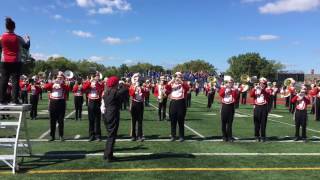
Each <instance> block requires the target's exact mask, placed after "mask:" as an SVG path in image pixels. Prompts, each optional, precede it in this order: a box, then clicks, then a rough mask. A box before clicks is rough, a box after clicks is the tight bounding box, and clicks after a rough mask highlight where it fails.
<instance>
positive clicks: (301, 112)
mask: <svg viewBox="0 0 320 180" xmlns="http://www.w3.org/2000/svg"><path fill="white" fill-rule="evenodd" d="M306 91H307V89H306V88H305V87H303V88H301V90H300V93H299V94H297V95H295V96H294V97H293V98H292V99H291V102H292V103H295V104H296V103H297V105H296V109H295V113H294V119H295V124H296V133H295V141H298V140H300V136H299V132H300V126H301V128H302V134H301V138H302V140H303V141H305V142H306V140H307V135H306V129H307V121H308V113H307V106H308V104H310V99H309V97H308V96H307V94H306V93H307V92H306Z"/></svg>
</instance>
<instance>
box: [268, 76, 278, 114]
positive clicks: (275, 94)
mask: <svg viewBox="0 0 320 180" xmlns="http://www.w3.org/2000/svg"><path fill="white" fill-rule="evenodd" d="M278 93H279V89H278V87H277V82H273V83H272V95H271V97H270V98H271V99H272V100H271V101H272V102H273V103H271V104H273V105H271V106H273V109H276V108H277V98H278Z"/></svg>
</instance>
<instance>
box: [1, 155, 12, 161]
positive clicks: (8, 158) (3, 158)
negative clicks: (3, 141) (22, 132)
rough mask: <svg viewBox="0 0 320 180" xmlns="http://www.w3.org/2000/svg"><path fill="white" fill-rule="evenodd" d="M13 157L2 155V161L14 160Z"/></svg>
mask: <svg viewBox="0 0 320 180" xmlns="http://www.w3.org/2000/svg"><path fill="white" fill-rule="evenodd" d="M13 159H14V156H13V155H0V160H13Z"/></svg>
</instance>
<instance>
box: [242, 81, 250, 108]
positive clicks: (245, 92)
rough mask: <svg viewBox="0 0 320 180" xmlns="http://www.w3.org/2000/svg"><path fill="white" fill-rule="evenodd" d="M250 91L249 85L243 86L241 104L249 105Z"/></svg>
mask: <svg viewBox="0 0 320 180" xmlns="http://www.w3.org/2000/svg"><path fill="white" fill-rule="evenodd" d="M248 90H249V85H248V84H241V104H247V96H248Z"/></svg>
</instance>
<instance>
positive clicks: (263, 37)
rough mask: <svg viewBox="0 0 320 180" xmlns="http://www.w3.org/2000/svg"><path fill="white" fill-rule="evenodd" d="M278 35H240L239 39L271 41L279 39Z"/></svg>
mask: <svg viewBox="0 0 320 180" xmlns="http://www.w3.org/2000/svg"><path fill="white" fill-rule="evenodd" d="M279 38H280V37H279V36H276V35H271V34H263V35H260V36H244V37H241V38H240V40H249V41H272V40H277V39H279Z"/></svg>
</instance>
